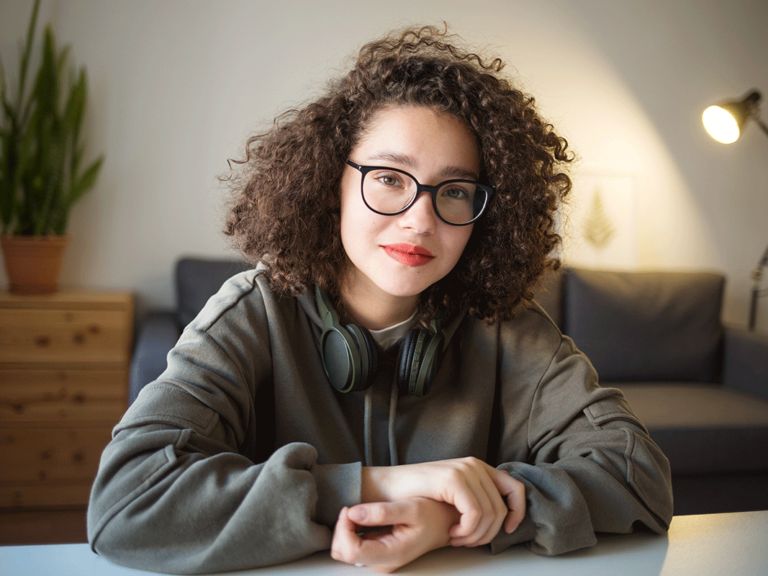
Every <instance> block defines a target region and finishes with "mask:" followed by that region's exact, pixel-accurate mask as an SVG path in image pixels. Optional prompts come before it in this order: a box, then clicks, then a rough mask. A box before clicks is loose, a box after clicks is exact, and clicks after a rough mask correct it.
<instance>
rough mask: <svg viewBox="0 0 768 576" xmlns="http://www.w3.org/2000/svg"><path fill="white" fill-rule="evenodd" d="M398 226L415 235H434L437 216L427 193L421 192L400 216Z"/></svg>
mask: <svg viewBox="0 0 768 576" xmlns="http://www.w3.org/2000/svg"><path fill="white" fill-rule="evenodd" d="M400 225H401V226H402V227H403V228H406V229H409V230H412V231H414V232H416V233H417V234H434V233H435V228H436V226H437V214H435V208H434V206H433V205H432V195H431V194H430V193H429V192H427V191H426V190H425V191H423V192H421V193H420V194H419V196H418V197H417V198H416V201H415V202H414V203H413V204H411V207H410V208H408V210H406V211H405V212H403V213H402V214H401V215H400Z"/></svg>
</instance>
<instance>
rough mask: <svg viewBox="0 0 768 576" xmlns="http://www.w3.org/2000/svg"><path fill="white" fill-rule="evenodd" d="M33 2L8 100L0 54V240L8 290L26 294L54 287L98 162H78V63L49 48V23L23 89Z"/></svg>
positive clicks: (81, 82)
mask: <svg viewBox="0 0 768 576" xmlns="http://www.w3.org/2000/svg"><path fill="white" fill-rule="evenodd" d="M39 4H40V0H35V3H34V5H33V7H32V15H31V17H30V22H29V28H28V29H27V36H26V40H25V42H24V44H21V48H22V50H21V54H20V55H19V79H18V85H17V86H16V88H17V92H16V98H15V99H12V98H11V94H10V91H11V89H12V88H11V85H10V83H8V82H6V78H5V71H4V69H3V67H2V60H1V59H0V82H2V84H0V101H1V102H2V121H1V122H0V225H1V226H2V236H0V241H1V243H2V249H3V254H4V259H5V266H6V271H7V272H8V278H9V280H10V283H11V291H12V292H16V293H26V294H31V293H35V294H40V293H49V292H55V291H56V285H57V282H58V275H59V271H60V269H61V258H62V256H63V252H64V247H65V246H66V245H67V243H68V236H67V235H66V229H67V219H68V216H69V211H70V209H71V208H72V206H73V204H74V203H75V202H77V201H78V200H79V199H80V198H81V197H82V196H83V194H85V192H87V191H88V190H89V189H90V188H92V187H93V185H94V184H95V182H96V178H97V176H98V174H99V170H100V169H101V165H102V162H103V161H104V158H103V156H100V157H98V158H97V159H96V160H95V161H93V162H92V163H91V164H89V165H88V166H87V167H85V168H84V169H83V168H82V160H83V151H84V146H83V144H82V142H81V133H80V129H81V126H82V122H83V116H84V113H85V104H86V93H87V86H88V84H87V78H86V74H85V68H84V67H81V68H80V69H79V70H78V71H77V73H75V71H74V70H70V66H69V63H68V59H67V57H68V54H69V46H65V47H64V48H62V49H61V51H58V50H57V48H56V43H55V40H54V36H53V32H52V30H51V28H50V26H47V27H46V29H45V33H44V38H43V43H42V53H41V54H40V65H39V68H38V70H37V73H36V74H35V76H34V81H33V83H32V86H31V89H30V90H29V92H28V93H27V87H26V84H27V75H28V67H29V63H30V57H31V54H32V48H33V42H34V35H35V24H36V21H37V12H38V7H39Z"/></svg>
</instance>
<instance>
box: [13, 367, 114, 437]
mask: <svg viewBox="0 0 768 576" xmlns="http://www.w3.org/2000/svg"><path fill="white" fill-rule="evenodd" d="M127 382H128V372H127V371H126V370H21V369H19V370H16V369H7V368H0V426H4V425H8V424H12V423H17V422H62V423H64V422H67V423H69V422H99V421H100V422H106V423H110V424H111V423H115V422H117V421H118V420H119V419H120V418H121V417H122V415H123V412H125V409H126V408H127V403H128V400H127V394H126V390H127Z"/></svg>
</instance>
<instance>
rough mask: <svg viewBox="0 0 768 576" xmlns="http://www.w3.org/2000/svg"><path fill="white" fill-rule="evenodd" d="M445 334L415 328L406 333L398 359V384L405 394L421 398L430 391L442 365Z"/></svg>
mask: <svg viewBox="0 0 768 576" xmlns="http://www.w3.org/2000/svg"><path fill="white" fill-rule="evenodd" d="M444 342H445V335H444V334H443V333H442V332H438V333H437V334H434V335H430V333H429V332H427V331H425V330H420V329H417V328H413V329H411V330H409V331H408V334H406V335H405V338H404V339H403V343H402V345H401V347H400V355H399V356H398V361H397V385H398V387H399V388H400V390H401V391H402V392H403V393H404V394H408V395H410V396H416V397H418V398H421V397H422V396H425V395H426V394H428V393H429V390H430V388H431V387H432V380H433V379H434V377H435V374H436V373H437V369H438V368H439V367H440V361H441V360H442V352H443V343H444Z"/></svg>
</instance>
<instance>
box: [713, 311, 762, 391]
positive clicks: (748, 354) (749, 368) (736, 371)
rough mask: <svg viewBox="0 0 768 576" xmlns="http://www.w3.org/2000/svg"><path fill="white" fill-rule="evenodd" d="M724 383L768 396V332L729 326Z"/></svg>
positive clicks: (726, 331) (728, 386)
mask: <svg viewBox="0 0 768 576" xmlns="http://www.w3.org/2000/svg"><path fill="white" fill-rule="evenodd" d="M723 385H724V386H725V387H726V388H731V389H733V390H738V391H739V392H746V393H747V394H754V395H755V396H759V397H761V398H765V399H767V400H768V336H767V335H765V334H759V333H756V332H749V331H747V330H745V329H743V328H736V327H732V326H726V328H725V348H724V351H723Z"/></svg>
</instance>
